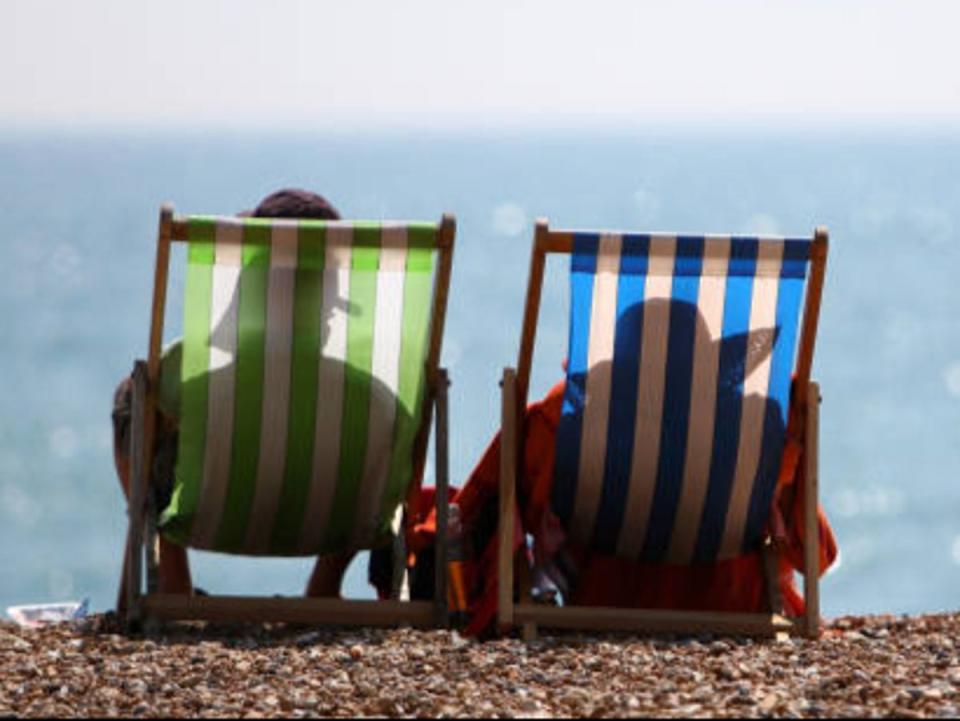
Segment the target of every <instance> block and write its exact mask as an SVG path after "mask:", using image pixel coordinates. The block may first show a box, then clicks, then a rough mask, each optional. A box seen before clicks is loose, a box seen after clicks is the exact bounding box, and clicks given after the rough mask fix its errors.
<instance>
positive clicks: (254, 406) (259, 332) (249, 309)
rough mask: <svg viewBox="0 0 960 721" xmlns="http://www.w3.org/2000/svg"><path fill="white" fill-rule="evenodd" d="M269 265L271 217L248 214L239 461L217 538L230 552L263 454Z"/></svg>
mask: <svg viewBox="0 0 960 721" xmlns="http://www.w3.org/2000/svg"><path fill="white" fill-rule="evenodd" d="M269 270H270V222H269V221H268V220H261V219H258V218H254V219H247V220H245V221H244V227H243V268H242V270H241V273H240V283H239V291H238V292H239V294H240V299H239V308H238V323H237V354H236V361H235V362H236V385H235V391H234V421H233V462H232V464H231V470H230V483H229V486H228V487H227V495H226V498H225V500H224V508H223V516H222V518H221V521H220V528H219V530H218V532H217V541H216V546H217V548H218V549H221V550H225V551H229V552H239V551H241V550H243V543H244V539H245V536H246V525H247V519H248V518H249V515H250V506H251V504H252V503H253V497H254V484H255V483H256V476H257V462H258V460H259V457H260V425H261V421H262V419H261V416H262V412H263V368H264V341H265V337H266V333H265V327H266V315H267V277H268V275H269Z"/></svg>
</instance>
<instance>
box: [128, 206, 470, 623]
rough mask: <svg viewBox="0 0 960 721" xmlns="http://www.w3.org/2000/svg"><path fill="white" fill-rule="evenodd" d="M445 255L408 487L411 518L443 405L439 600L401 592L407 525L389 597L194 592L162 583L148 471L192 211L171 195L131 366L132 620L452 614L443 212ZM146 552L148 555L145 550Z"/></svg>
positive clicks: (428, 617) (369, 619) (443, 240)
mask: <svg viewBox="0 0 960 721" xmlns="http://www.w3.org/2000/svg"><path fill="white" fill-rule="evenodd" d="M438 229H439V235H438V242H437V253H438V262H437V269H436V274H435V276H434V286H433V299H432V315H431V319H430V339H429V347H428V352H427V361H426V366H427V367H426V378H427V388H426V391H425V393H426V395H425V398H424V410H423V419H422V422H421V427H420V430H419V431H418V433H417V436H416V437H415V440H414V445H413V480H412V482H411V487H410V491H409V493H408V495H407V499H406V502H405V504H404V506H405V513H404V519H405V523H406V524H407V525H408V526H409V524H410V523H411V522H412V521H413V518H414V514H413V506H412V505H411V504H412V503H413V502H414V500H415V499H416V498H417V495H418V493H419V490H420V484H421V482H422V478H423V469H424V466H425V462H426V454H427V445H428V442H429V437H430V426H431V424H432V416H433V412H434V407H435V408H436V438H435V452H436V476H437V478H436V485H437V494H436V499H437V500H436V508H437V543H436V549H435V552H436V566H437V574H436V586H435V594H434V600H433V601H432V602H431V601H401V600H399V589H400V579H399V578H398V576H399V574H398V573H397V571H399V570H402V571H405V570H406V558H407V554H406V544H405V539H406V536H407V533H408V532H409V528H404V529H403V530H402V532H401V533H400V534H398V539H397V542H396V543H395V548H394V551H395V555H394V559H395V560H394V571H395V574H394V590H393V594H392V598H391V599H390V600H387V601H367V600H341V599H331V598H292V597H291V598H276V597H257V596H195V595H189V596H188V595H185V594H184V595H176V594H160V593H157V568H158V545H157V544H158V531H157V515H158V511H159V509H157V508H156V507H155V505H154V503H153V495H154V494H153V493H150V492H149V489H148V483H149V473H148V469H150V468H151V467H152V465H153V456H154V451H155V448H154V435H155V427H154V425H155V420H156V408H157V388H158V383H159V377H160V354H161V343H162V339H163V323H164V311H165V306H166V293H167V280H168V272H169V264H170V246H171V243H173V242H189V241H188V234H187V221H186V219H185V218H178V217H175V216H174V212H173V207H172V206H171V205H169V204H165V205H163V206H162V208H161V210H160V223H159V231H158V239H157V257H156V268H155V273H154V286H153V304H152V315H151V324H150V341H149V352H148V356H147V360H146V361H142V360H141V361H137V362H136V363H135V364H134V372H133V383H134V385H133V403H132V418H131V441H130V459H131V479H132V480H131V488H130V490H129V498H128V516H129V527H128V532H127V541H126V548H125V554H124V563H123V571H122V574H121V583H120V591H119V596H118V601H117V607H118V609H119V610H120V612H121V616H122V617H123V619H124V621H125V623H126V625H127V627H128V628H131V627H136V626H139V625H144V624H146V623H148V622H153V621H159V620H191V621H196V620H204V621H232V622H241V621H281V622H291V623H322V624H332V625H369V626H396V625H411V626H419V627H429V626H445V625H447V621H448V614H447V592H446V581H447V575H446V559H447V547H446V539H447V533H446V524H447V503H446V501H447V488H448V486H449V464H448V433H447V424H448V412H447V388H448V386H449V379H448V376H447V371H446V370H445V369H444V368H441V367H440V366H439V360H440V352H441V347H442V343H443V329H444V323H445V319H446V312H447V298H448V296H449V291H450V274H451V269H452V266H453V250H454V236H455V233H456V220H455V219H454V217H453V216H452V215H444V216H443V218H442V219H441V221H440V223H439V225H438ZM144 552H146V559H144V555H145V554H144ZM144 560H146V567H147V574H146V575H147V579H146V580H147V589H146V593H144V591H143V565H144Z"/></svg>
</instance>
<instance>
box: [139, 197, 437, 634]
mask: <svg viewBox="0 0 960 721" xmlns="http://www.w3.org/2000/svg"><path fill="white" fill-rule="evenodd" d="M454 232H455V222H454V220H453V218H452V217H450V216H444V218H443V220H442V221H441V222H440V223H423V222H361V221H356V222H350V221H319V220H302V219H296V220H293V219H289V220H287V219H274V218H234V217H210V216H188V217H184V218H175V217H174V216H173V211H172V209H171V208H170V207H168V206H165V207H164V208H163V209H162V210H161V215H160V231H159V244H158V255H157V267H156V277H155V288H154V298H153V318H152V324H151V331H150V349H149V357H148V359H147V361H146V362H145V363H144V362H139V363H138V364H137V365H136V366H135V370H134V380H135V389H134V413H133V417H134V429H133V433H132V436H134V437H133V440H132V443H133V446H134V447H133V448H132V449H131V459H132V462H133V468H132V475H133V479H134V481H133V484H134V488H133V491H132V492H131V512H130V518H131V526H130V534H129V535H130V538H129V539H128V549H131V550H128V559H127V564H126V566H127V567H126V568H125V574H126V579H125V580H126V582H125V587H126V589H127V593H128V594H130V597H129V599H128V601H129V602H128V603H127V608H128V613H129V614H131V617H137V618H153V617H156V618H171V619H173V618H180V619H209V620H237V619H239V620H246V619H262V620H281V621H282V620H289V621H307V620H312V621H318V622H335V623H340V622H343V623H359V624H395V623H414V624H417V625H427V624H430V623H432V622H434V621H442V617H443V615H444V613H443V608H442V605H443V600H444V598H445V594H444V596H443V597H442V598H441V595H440V594H439V593H438V594H437V595H438V601H437V602H436V603H435V604H430V603H411V602H400V601H399V600H397V599H393V600H392V601H390V602H375V601H340V600H326V599H322V600H321V599H282V598H281V599H278V598H270V599H265V598H251V597H242V598H241V597H222V598H213V597H204V598H195V597H190V598H188V597H174V596H162V595H159V594H152V593H149V589H150V586H151V585H152V581H151V575H152V569H153V568H154V565H155V559H154V558H153V553H152V550H151V549H152V548H153V547H154V546H155V544H154V543H153V539H154V536H155V534H156V533H159V534H162V536H163V537H164V538H166V539H167V540H169V541H173V542H174V543H177V544H179V545H182V546H185V547H188V548H195V549H202V550H208V551H215V552H220V553H230V554H242V555H253V556H316V555H318V554H328V553H338V552H344V551H354V550H363V549H370V548H374V547H377V546H379V545H383V544H384V543H390V542H391V539H392V537H393V534H392V532H391V523H392V521H393V519H394V518H395V516H396V514H397V510H398V508H400V507H401V506H402V505H403V504H404V503H405V502H407V501H408V500H413V499H414V498H416V495H417V493H418V491H419V485H420V482H421V476H422V472H423V467H424V461H425V456H426V448H427V441H428V436H429V428H430V425H431V418H432V416H433V406H434V405H436V406H437V413H436V418H437V421H438V433H442V437H439V436H438V438H437V439H436V444H435V445H436V447H437V451H438V468H437V476H438V480H437V485H438V488H441V489H442V491H443V492H440V493H438V494H437V498H438V503H439V499H441V497H442V498H444V499H445V498H446V493H445V486H446V447H445V446H446V425H445V424H446V406H445V400H446V385H447V381H446V373H445V371H443V370H442V369H441V368H439V366H438V359H439V355H440V350H441V341H442V336H443V325H444V317H445V311H446V300H447V294H448V287H449V279H450V270H451V263H452V254H453V239H454ZM172 242H184V243H186V244H187V248H188V249H187V258H188V260H187V270H186V284H185V291H184V324H183V340H182V351H181V362H180V369H179V375H180V384H179V446H178V452H177V461H176V466H175V470H174V485H173V492H172V498H171V500H170V501H169V503H168V504H167V505H166V507H165V508H163V509H156V508H153V507H152V506H151V501H152V498H153V495H154V494H152V493H149V492H147V488H146V486H147V481H146V480H145V474H144V473H143V470H144V469H146V468H151V467H152V455H153V452H152V451H153V448H152V446H153V442H152V439H153V435H154V430H153V428H152V423H153V419H154V409H155V407H156V402H157V398H156V394H157V389H158V384H159V374H160V368H161V365H160V342H161V338H162V336H163V310H164V307H165V295H166V286H167V272H168V265H169V250H170V244H171V243H172ZM165 380H167V379H166V375H165ZM441 446H443V448H441ZM440 505H443V506H444V509H443V510H444V511H445V508H446V507H445V504H440ZM405 515H406V514H405ZM443 515H444V516H445V513H444V514H443ZM397 536H398V537H399V538H401V539H402V537H403V536H404V533H402V532H401V533H399V534H397ZM144 541H146V543H145V544H144ZM394 542H395V541H394ZM144 545H146V550H147V551H148V552H147V554H146V566H147V571H148V573H147V576H148V578H147V585H148V593H147V594H146V595H140V588H141V584H142V575H143V574H142V566H143V561H144V558H143V553H142V549H143V546H144ZM439 546H442V544H438V547H439ZM440 553H441V554H442V550H441V551H440ZM403 555H404V554H402V552H401V553H400V554H398V557H399V556H403Z"/></svg>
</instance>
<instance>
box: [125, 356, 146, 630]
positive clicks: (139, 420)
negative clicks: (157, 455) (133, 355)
mask: <svg viewBox="0 0 960 721" xmlns="http://www.w3.org/2000/svg"><path fill="white" fill-rule="evenodd" d="M146 396H147V367H146V364H145V363H143V362H142V361H138V362H137V363H136V364H135V365H134V368H133V398H132V403H131V417H130V481H131V483H130V492H129V498H128V505H127V515H128V519H129V520H128V523H129V525H128V529H127V546H126V551H125V564H124V578H123V581H122V582H121V589H122V591H123V593H124V597H125V598H124V604H123V611H124V614H123V616H124V622H125V624H126V625H127V626H128V627H131V626H133V625H135V624H136V623H137V622H138V621H139V615H140V608H139V605H140V596H141V592H142V588H141V583H142V571H143V527H144V512H145V510H146V495H147V483H148V478H147V473H148V468H149V458H148V457H147V455H146V452H145V451H146V448H145V444H146V438H145V436H146V415H147V403H146Z"/></svg>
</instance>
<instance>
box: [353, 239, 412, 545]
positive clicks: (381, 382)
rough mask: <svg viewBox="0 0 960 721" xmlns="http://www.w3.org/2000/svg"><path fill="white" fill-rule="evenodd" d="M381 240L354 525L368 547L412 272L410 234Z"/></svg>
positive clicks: (385, 465) (384, 470) (386, 462)
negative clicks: (406, 284) (408, 273)
mask: <svg viewBox="0 0 960 721" xmlns="http://www.w3.org/2000/svg"><path fill="white" fill-rule="evenodd" d="M380 232H381V235H380V245H381V249H380V264H379V268H378V270H377V299H376V306H375V307H376V313H375V315H374V320H373V325H374V327H373V358H372V361H371V375H372V376H373V378H372V382H371V384H370V411H369V416H368V422H367V450H366V458H365V459H364V466H363V475H362V476H361V481H360V493H359V494H358V496H357V510H356V516H355V519H354V524H353V532H352V533H353V535H352V539H351V545H352V546H353V547H363V546H366V545H368V544H369V543H370V542H371V541H372V540H374V539H373V535H374V533H375V531H376V523H377V520H378V518H379V515H380V508H381V506H382V501H383V491H384V488H385V487H386V483H387V474H388V473H389V470H390V457H391V450H392V449H393V425H394V420H395V418H396V412H397V389H398V386H399V381H400V344H401V340H402V335H403V288H404V280H405V278H406V268H407V230H406V228H405V227H398V226H384V227H382V229H381V231H380Z"/></svg>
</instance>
